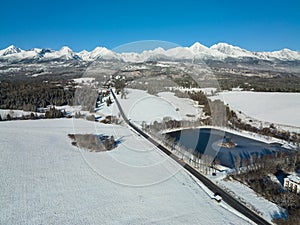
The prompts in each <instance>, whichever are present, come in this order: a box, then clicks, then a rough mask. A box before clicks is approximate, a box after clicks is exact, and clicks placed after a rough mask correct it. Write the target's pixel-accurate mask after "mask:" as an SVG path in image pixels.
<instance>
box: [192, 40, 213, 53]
mask: <svg viewBox="0 0 300 225" xmlns="http://www.w3.org/2000/svg"><path fill="white" fill-rule="evenodd" d="M208 49H209V48H208V47H206V46H204V45H202V44H200V43H199V42H195V43H194V44H193V45H191V46H190V50H191V51H192V52H194V53H197V52H203V51H207V50H208Z"/></svg>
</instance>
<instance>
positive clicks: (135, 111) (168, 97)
mask: <svg viewBox="0 0 300 225" xmlns="http://www.w3.org/2000/svg"><path fill="white" fill-rule="evenodd" d="M126 90H127V91H128V94H127V95H126V99H121V97H120V96H117V97H118V99H119V102H120V104H121V105H122V108H123V110H124V112H125V114H126V115H127V117H128V119H131V120H132V121H135V122H136V123H139V124H141V123H142V122H143V121H145V122H146V123H151V122H154V121H155V120H156V121H158V122H159V121H162V120H163V118H164V117H169V118H172V119H176V120H182V119H189V120H191V119H196V118H197V117H198V116H200V115H201V111H202V109H201V108H199V106H197V103H196V102H194V101H192V100H191V99H187V98H178V97H176V96H175V95H174V93H171V92H161V93H159V94H158V96H155V95H150V94H148V93H147V92H146V91H143V90H138V89H126ZM187 115H193V116H195V117H189V116H187Z"/></svg>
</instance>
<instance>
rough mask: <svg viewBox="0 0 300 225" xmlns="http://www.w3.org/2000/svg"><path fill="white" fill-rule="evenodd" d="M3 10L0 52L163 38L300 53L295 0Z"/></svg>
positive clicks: (34, 3) (36, 0) (299, 6)
mask: <svg viewBox="0 0 300 225" xmlns="http://www.w3.org/2000/svg"><path fill="white" fill-rule="evenodd" d="M0 9H1V13H0V49H2V48H5V47H7V46H9V45H10V44H14V45H16V46H18V47H20V48H23V49H29V48H33V47H40V48H53V49H59V48H60V47H62V46H63V45H67V46H69V47H71V48H72V49H73V50H75V51H79V50H82V49H86V50H92V49H93V48H95V47H96V46H105V47H108V48H114V47H117V46H118V45H122V44H125V43H127V42H132V41H138V40H164V41H170V42H175V43H177V44H179V45H183V46H189V45H191V44H193V43H194V42H196V41H198V42H200V43H202V44H204V45H207V46H210V45H212V44H215V43H218V42H227V43H230V44H233V45H238V46H240V47H243V48H246V49H249V50H255V51H270V50H278V49H282V48H290V49H292V50H297V51H300V1H299V0H294V1H292V0H282V1H277V0H272V1H267V0H252V1H247V0H233V1H225V0H224V1H221V0H219V1H215V0H207V1H191V0H182V1H178V2H177V1H164V0H159V1H157V0H151V1H142V0H139V1H130V0H128V1H118V0H105V1H100V0H98V1H96V0H95V1H92V0H84V1H76V0H72V1H69V0H66V1H64V0H61V1H58V0H52V1H44V0H2V1H1V2H0Z"/></svg>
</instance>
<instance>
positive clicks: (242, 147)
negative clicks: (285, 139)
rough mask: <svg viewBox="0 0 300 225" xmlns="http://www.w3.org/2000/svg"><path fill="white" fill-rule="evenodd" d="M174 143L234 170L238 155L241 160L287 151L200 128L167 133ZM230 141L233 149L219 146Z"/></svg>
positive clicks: (215, 130)
mask: <svg viewBox="0 0 300 225" xmlns="http://www.w3.org/2000/svg"><path fill="white" fill-rule="evenodd" d="M168 135H170V136H171V137H173V138H175V141H176V142H177V143H179V144H181V145H182V146H184V147H185V148H186V149H193V150H195V151H197V152H200V153H202V154H203V153H205V154H208V155H211V156H212V157H216V158H217V159H218V160H219V161H220V162H221V164H222V165H224V166H227V167H230V168H234V162H235V160H236V157H237V156H238V155H239V156H240V158H241V159H243V158H250V156H251V155H262V156H263V155H267V154H274V153H275V152H281V151H288V150H287V149H286V148H283V147H281V145H280V144H278V143H274V144H267V143H264V142H261V141H257V140H253V139H250V138H246V137H243V136H239V135H236V134H232V133H229V132H224V131H221V130H217V129H210V128H201V129H187V130H182V131H175V132H170V133H168ZM229 139H231V140H232V142H233V143H235V144H236V146H235V147H233V148H225V147H221V146H220V144H221V143H224V142H228V140H229Z"/></svg>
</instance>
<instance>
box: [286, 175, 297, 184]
mask: <svg viewBox="0 0 300 225" xmlns="http://www.w3.org/2000/svg"><path fill="white" fill-rule="evenodd" d="M287 178H288V179H289V180H290V181H292V182H295V183H297V184H300V177H298V176H297V175H289V176H287Z"/></svg>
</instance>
